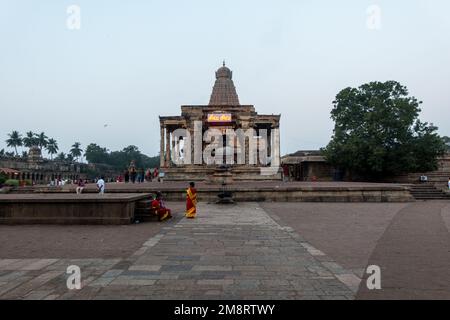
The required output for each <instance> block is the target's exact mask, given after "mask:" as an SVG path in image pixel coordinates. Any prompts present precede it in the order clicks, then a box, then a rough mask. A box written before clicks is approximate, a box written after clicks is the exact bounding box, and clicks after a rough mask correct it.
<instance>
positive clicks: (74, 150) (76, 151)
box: [70, 142, 83, 161]
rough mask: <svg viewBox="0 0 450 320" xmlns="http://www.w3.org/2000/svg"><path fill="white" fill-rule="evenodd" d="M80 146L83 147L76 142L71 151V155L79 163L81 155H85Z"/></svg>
mask: <svg viewBox="0 0 450 320" xmlns="http://www.w3.org/2000/svg"><path fill="white" fill-rule="evenodd" d="M80 146H81V143H79V142H75V143H74V144H73V146H72V149H70V154H71V155H72V157H73V158H75V159H76V160H77V161H78V158H79V157H81V155H82V154H83V149H81V148H80Z"/></svg>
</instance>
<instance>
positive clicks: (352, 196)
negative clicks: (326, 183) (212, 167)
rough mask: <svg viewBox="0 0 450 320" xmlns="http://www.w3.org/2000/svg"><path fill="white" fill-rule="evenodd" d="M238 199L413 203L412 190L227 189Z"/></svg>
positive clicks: (211, 196) (202, 195)
mask: <svg viewBox="0 0 450 320" xmlns="http://www.w3.org/2000/svg"><path fill="white" fill-rule="evenodd" d="M226 191H230V192H232V193H233V200H235V201H241V202H244V201H274V202H277V201H280V202H412V201H415V200H414V198H413V197H412V195H411V193H410V192H409V189H408V188H407V187H404V188H398V189H397V188H393V189H373V190H370V189H354V190H351V189H350V190H349V189H345V188H344V189H336V188H330V189H321V188H317V189H310V190H308V189H301V188H289V189H275V190H267V189H239V190H233V189H232V188H227V189H226ZM220 192H221V191H220V190H200V191H199V192H198V196H197V197H198V199H199V201H208V202H211V201H216V200H217V199H218V194H219V193H220ZM163 194H164V197H165V199H166V200H171V201H184V200H185V198H186V195H185V193H184V192H181V191H179V190H164V191H163Z"/></svg>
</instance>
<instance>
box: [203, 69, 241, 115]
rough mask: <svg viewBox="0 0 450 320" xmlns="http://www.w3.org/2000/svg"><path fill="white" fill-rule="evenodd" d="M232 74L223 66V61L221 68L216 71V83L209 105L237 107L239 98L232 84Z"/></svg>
mask: <svg viewBox="0 0 450 320" xmlns="http://www.w3.org/2000/svg"><path fill="white" fill-rule="evenodd" d="M232 79H233V72H231V70H230V69H228V68H227V67H226V66H225V60H223V64H222V67H221V68H219V69H218V70H217V71H216V82H215V83H214V87H213V91H212V94H211V99H210V100H209V105H215V106H221V105H222V106H223V105H226V106H238V105H240V103H239V98H238V95H237V93H236V88H235V86H234V83H233V80H232Z"/></svg>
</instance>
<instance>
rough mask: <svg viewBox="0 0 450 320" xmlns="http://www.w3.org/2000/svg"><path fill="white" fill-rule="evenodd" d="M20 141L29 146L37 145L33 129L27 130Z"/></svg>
mask: <svg viewBox="0 0 450 320" xmlns="http://www.w3.org/2000/svg"><path fill="white" fill-rule="evenodd" d="M22 141H23V145H24V146H25V147H27V148H31V147H32V146H35V145H37V139H36V134H35V133H34V132H33V131H28V132H27V133H26V136H25V137H24V138H23V139H22Z"/></svg>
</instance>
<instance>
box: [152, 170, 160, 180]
mask: <svg viewBox="0 0 450 320" xmlns="http://www.w3.org/2000/svg"><path fill="white" fill-rule="evenodd" d="M158 176H159V172H158V168H155V170H153V178H154V179H158Z"/></svg>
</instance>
